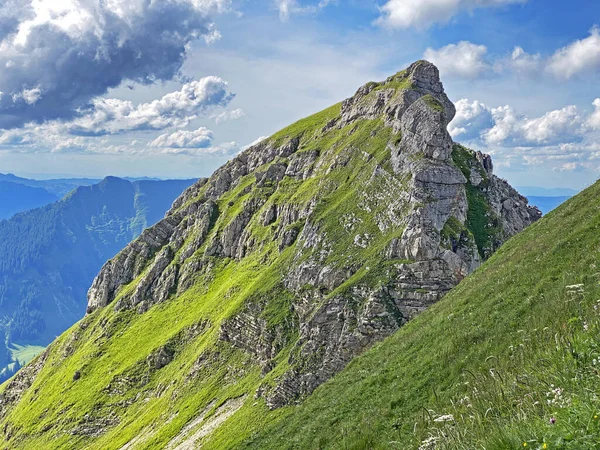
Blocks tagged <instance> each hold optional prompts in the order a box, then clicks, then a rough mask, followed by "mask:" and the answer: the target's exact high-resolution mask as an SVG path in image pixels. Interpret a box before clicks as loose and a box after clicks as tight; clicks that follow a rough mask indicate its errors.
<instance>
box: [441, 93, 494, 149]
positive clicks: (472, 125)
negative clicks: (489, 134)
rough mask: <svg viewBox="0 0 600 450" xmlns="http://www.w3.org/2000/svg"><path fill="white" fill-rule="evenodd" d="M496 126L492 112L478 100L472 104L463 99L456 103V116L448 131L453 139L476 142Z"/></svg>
mask: <svg viewBox="0 0 600 450" xmlns="http://www.w3.org/2000/svg"><path fill="white" fill-rule="evenodd" d="M493 126H494V119H493V117H492V111H491V109H490V108H488V107H487V106H486V105H485V104H483V103H481V102H478V101H477V100H475V101H473V102H470V101H469V100H468V99H466V98H463V99H461V100H459V101H457V102H456V115H455V116H454V120H452V122H450V124H449V125H448V131H449V132H450V135H451V136H452V137H453V138H459V139H463V140H467V141H470V140H476V139H479V138H480V137H481V133H482V132H484V131H485V130H489V129H490V128H491V127H493Z"/></svg>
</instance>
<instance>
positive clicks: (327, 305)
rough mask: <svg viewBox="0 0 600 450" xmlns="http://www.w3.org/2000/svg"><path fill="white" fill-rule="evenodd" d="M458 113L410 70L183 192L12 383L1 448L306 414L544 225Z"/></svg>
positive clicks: (145, 441)
mask: <svg viewBox="0 0 600 450" xmlns="http://www.w3.org/2000/svg"><path fill="white" fill-rule="evenodd" d="M454 114H455V108H454V105H453V104H452V102H451V101H450V100H449V99H448V97H447V96H446V94H445V92H444V88H443V86H442V83H441V82H440V79H439V73H438V70H437V68H436V67H435V66H434V65H432V64H430V63H428V62H426V61H418V62H416V63H414V64H412V65H411V66H410V67H409V68H407V69H406V70H404V71H402V72H399V73H398V74H396V75H394V76H391V77H390V78H388V79H387V80H385V81H384V82H378V83H375V82H371V83H368V84H366V85H364V86H362V87H361V88H360V89H359V90H358V91H357V92H356V94H355V95H354V96H353V97H351V98H349V99H347V100H345V101H343V102H342V103H340V104H337V105H334V106H332V107H331V108H329V109H327V110H325V111H322V112H320V113H318V114H316V115H314V116H311V117H309V118H307V119H304V120H301V121H299V122H297V123H295V124H293V125H291V126H290V127H288V128H286V129H284V130H282V131H280V132H278V133H276V134H275V135H273V136H272V137H270V138H268V139H265V140H264V141H262V142H261V143H259V144H257V145H255V146H253V147H251V148H249V149H248V150H246V151H244V152H243V153H241V154H240V155H238V156H237V157H235V158H234V159H232V160H231V161H229V162H228V163H227V164H226V165H225V166H223V167H221V168H220V169H218V170H217V171H216V172H215V173H214V174H213V175H212V176H211V177H210V178H209V179H204V180H201V181H199V182H198V183H196V184H195V185H193V186H192V187H190V188H188V189H187V190H186V191H185V192H184V194H183V195H182V196H181V197H180V198H179V199H178V200H177V201H176V202H175V204H174V205H173V207H172V209H171V211H170V212H169V213H168V214H167V216H166V217H165V219H163V220H162V221H160V222H159V223H158V224H156V225H155V226H153V227H151V228H149V229H147V230H146V231H144V232H143V233H142V235H141V236H140V237H139V238H138V239H137V240H136V241H134V242H133V243H131V244H130V245H129V246H128V247H127V248H126V249H125V250H123V251H122V252H121V253H120V254H118V255H117V256H116V257H115V258H113V259H112V260H111V261H109V262H108V263H107V264H106V265H105V266H104V268H103V269H102V270H101V272H100V274H99V275H98V276H97V277H96V279H95V281H94V283H93V285H92V287H91V289H90V290H89V293H88V308H87V313H88V314H87V316H86V317H85V318H84V319H83V320H82V321H81V322H80V323H79V324H78V325H75V326H74V327H73V328H72V329H71V330H70V331H68V332H67V333H65V334H64V335H62V336H61V337H60V338H59V339H58V340H57V341H55V342H54V343H53V344H52V345H51V346H50V347H49V348H48V350H47V351H46V352H44V353H43V354H42V355H40V357H38V359H36V360H35V361H33V363H32V364H30V365H29V366H27V367H26V368H25V369H23V370H22V371H21V372H20V373H19V374H18V375H17V376H16V377H15V378H14V379H13V380H12V381H11V382H9V383H8V384H6V385H4V387H3V391H2V393H1V404H0V420H1V421H2V423H1V426H2V429H3V435H4V439H5V442H6V443H7V444H6V445H9V446H10V447H11V448H35V446H36V445H41V444H42V443H43V445H44V448H54V447H56V448H58V447H61V446H66V447H69V448H80V447H85V446H89V448H103V449H109V448H114V449H135V448H193V447H194V446H199V445H203V448H223V447H231V446H233V444H234V443H235V442H238V441H241V440H243V439H244V438H246V437H248V436H250V435H251V433H252V430H253V427H260V426H261V424H263V423H264V422H265V421H267V420H268V417H269V414H271V413H269V410H271V411H272V410H277V409H278V408H281V407H283V406H286V405H290V404H295V403H299V402H302V401H303V400H304V399H305V398H306V397H307V396H308V395H310V394H311V393H312V392H313V391H314V390H315V388H317V387H318V386H319V385H321V384H322V383H324V382H325V381H327V380H328V379H329V378H331V377H332V376H333V375H335V374H336V373H338V372H339V371H340V370H342V369H343V368H344V367H345V366H346V365H347V364H348V363H349V362H350V361H351V360H352V359H353V358H354V357H356V356H357V355H359V354H361V353H362V352H363V351H365V350H366V349H367V348H369V347H371V346H372V345H373V344H374V343H376V342H378V341H381V340H382V339H384V338H385V337H387V336H389V335H391V334H392V333H394V332H395V331H397V330H398V329H399V328H400V327H402V326H403V325H404V324H405V323H406V322H407V321H409V320H411V319H412V318H413V317H414V316H415V315H416V314H419V313H420V312H422V311H423V310H425V309H426V308H428V307H429V306H430V305H432V304H433V303H435V302H437V301H438V300H440V299H441V297H442V296H444V295H445V294H446V293H447V292H448V291H449V290H450V289H452V288H453V287H454V286H456V285H457V284H458V283H459V282H460V281H461V280H462V279H463V278H465V277H466V276H467V275H469V274H470V273H471V272H473V271H474V270H475V269H476V268H477V267H478V266H479V265H480V264H481V263H482V262H483V261H484V260H486V259H487V258H488V257H489V256H491V254H492V253H493V252H494V251H495V250H497V249H498V248H499V247H500V246H501V245H502V244H503V242H504V241H506V240H507V239H508V238H509V237H511V236H512V235H514V234H515V233H517V232H519V231H521V230H522V229H524V228H525V227H527V226H528V225H530V224H531V223H533V222H534V221H536V220H538V219H539V218H540V217H541V213H540V211H539V210H537V209H536V208H534V207H531V206H529V205H528V203H527V200H526V199H525V198H524V197H522V196H520V195H519V194H518V193H517V192H516V191H515V190H514V189H513V188H512V187H511V186H510V185H509V184H508V183H507V182H506V181H504V180H502V179H500V178H498V177H496V176H495V175H494V174H493V165H492V161H491V158H490V157H489V156H488V155H485V154H482V153H479V152H475V151H472V150H469V149H467V148H465V147H462V146H461V145H459V144H456V143H454V142H453V141H452V139H451V137H450V135H449V133H448V131H447V126H448V123H449V122H450V121H451V120H452V119H453V117H454ZM399 389H400V387H399ZM233 416H235V417H236V419H232V420H237V421H240V423H246V424H248V426H246V427H245V428H243V432H240V434H239V435H236V436H232V435H231V434H227V433H220V431H219V430H220V428H221V426H222V424H223V423H225V422H226V421H228V420H229V419H230V418H231V417H233ZM33 417H34V418H35V421H32V419H31V418H33ZM250 424H252V425H250ZM49 443H51V444H49ZM48 445H50V446H48ZM40 448H41V447H40Z"/></svg>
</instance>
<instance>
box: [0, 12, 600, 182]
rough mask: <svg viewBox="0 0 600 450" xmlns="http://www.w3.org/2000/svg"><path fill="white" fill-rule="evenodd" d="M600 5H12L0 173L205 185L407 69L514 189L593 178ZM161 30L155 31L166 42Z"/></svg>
mask: <svg viewBox="0 0 600 450" xmlns="http://www.w3.org/2000/svg"><path fill="white" fill-rule="evenodd" d="M599 25H600V3H599V2H597V1H592V0H577V1H571V2H568V3H567V2H559V1H554V0H553V1H548V0H546V1H542V0H379V1H378V2H375V1H373V2H371V1H370V0H362V1H355V0H348V1H344V0H338V1H335V0H330V1H327V0H321V1H309V0H265V1H257V2H250V1H236V0H163V1H160V2H150V3H147V2H145V1H142V0H107V1H105V2H100V1H99V0H54V1H52V2H44V1H41V0H26V1H23V0H7V1H6V2H4V3H3V4H2V5H0V67H2V68H3V69H2V70H1V71H0V92H2V94H1V95H0V172H15V173H17V174H21V175H26V176H27V175H29V176H31V175H36V176H46V177H51V176H56V175H70V176H71V175H80V176H93V177H101V176H105V175H108V174H112V175H121V176H126V175H129V176H160V177H198V176H207V175H210V173H212V171H213V170H214V169H216V168H217V167H218V166H220V165H221V164H223V163H224V162H225V161H227V159H229V158H231V157H232V156H233V155H235V154H236V153H237V152H239V151H240V150H241V149H243V148H244V147H245V146H247V145H249V144H251V143H252V142H254V141H255V140H257V139H259V138H261V137H264V136H268V135H270V134H271V133H273V132H275V131H277V130H278V129H280V128H282V127H283V126H285V125H287V124H289V123H291V122H293V121H295V120H297V119H299V118H302V117H305V116H307V115H309V114H311V113H314V112H316V111H319V110H321V109H323V108H325V107H327V106H329V105H331V104H333V103H336V102H338V101H340V100H342V99H344V98H346V97H348V96H350V95H352V94H353V93H354V91H356V89H357V88H358V87H359V86H361V85H362V84H364V83H366V82H367V81H370V80H381V79H384V78H386V77H387V76H389V75H391V74H393V73H395V72H397V71H399V70H401V69H402V68H404V67H406V66H407V65H408V64H410V63H411V62H413V61H414V60H417V59H421V58H426V59H429V60H431V61H432V62H434V63H435V64H436V65H438V67H439V68H440V72H441V74H442V79H443V81H444V85H445V87H446V91H447V93H448V95H449V97H450V98H451V99H452V100H453V101H454V102H455V103H456V105H457V109H458V114H457V118H456V119H455V121H454V122H453V123H452V124H451V125H450V131H451V133H452V135H453V137H454V139H455V140H456V141H458V142H462V143H464V144H466V145H469V146H471V147H473V148H476V149H479V150H482V151H485V152H488V153H491V154H492V156H493V158H494V162H495V167H496V173H498V174H499V175H500V176H503V177H505V178H507V179H508V180H509V181H510V182H511V183H513V184H516V185H538V186H544V187H571V188H577V189H579V188H582V187H585V186H586V185H588V184H590V183H592V182H594V181H595V180H596V179H597V178H598V176H599V173H600V169H599V168H600V86H599V83H598V82H597V80H598V75H599V74H600V31H599V29H598V26H599ZM159 31H160V32H159Z"/></svg>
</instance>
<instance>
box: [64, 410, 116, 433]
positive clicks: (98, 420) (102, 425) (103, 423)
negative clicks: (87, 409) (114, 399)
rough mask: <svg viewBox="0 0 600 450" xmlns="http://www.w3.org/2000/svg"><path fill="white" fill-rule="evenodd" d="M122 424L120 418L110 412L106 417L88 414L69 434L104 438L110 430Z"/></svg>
mask: <svg viewBox="0 0 600 450" xmlns="http://www.w3.org/2000/svg"><path fill="white" fill-rule="evenodd" d="M119 423H120V419H119V417H118V416H117V415H116V414H115V413H114V411H110V412H109V413H108V414H106V415H102V416H94V415H91V414H86V415H85V416H84V417H83V418H82V419H81V420H80V421H79V423H78V424H77V425H76V426H75V428H73V429H72V430H71V431H70V432H69V434H72V435H75V436H87V437H98V436H102V435H103V434H104V433H106V431H107V430H108V429H109V428H112V427H114V426H116V425H118V424H119Z"/></svg>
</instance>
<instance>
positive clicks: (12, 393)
mask: <svg viewBox="0 0 600 450" xmlns="http://www.w3.org/2000/svg"><path fill="white" fill-rule="evenodd" d="M51 349H52V345H50V346H49V347H48V348H47V349H46V350H44V351H43V352H42V353H41V354H40V355H39V356H38V357H37V358H35V359H34V360H33V361H32V362H31V363H29V364H27V365H26V366H25V367H23V368H22V369H21V370H19V371H18V372H17V374H16V375H15V376H14V377H13V378H12V379H11V380H9V381H8V382H7V384H6V387H5V388H4V391H3V392H2V393H0V418H4V416H5V415H6V414H7V413H8V411H9V409H10V408H11V407H12V406H13V405H16V404H17V403H18V402H19V400H20V399H21V397H22V396H23V394H24V393H25V392H26V391H27V390H28V389H29V388H30V387H31V385H32V384H33V382H34V381H35V377H36V376H37V375H38V373H39V372H40V370H42V368H43V367H44V364H45V363H46V360H47V359H48V356H49V355H50V351H51Z"/></svg>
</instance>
